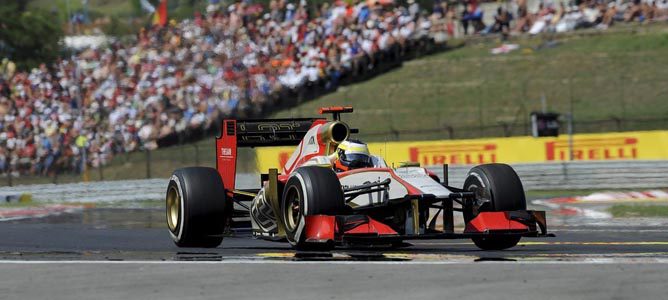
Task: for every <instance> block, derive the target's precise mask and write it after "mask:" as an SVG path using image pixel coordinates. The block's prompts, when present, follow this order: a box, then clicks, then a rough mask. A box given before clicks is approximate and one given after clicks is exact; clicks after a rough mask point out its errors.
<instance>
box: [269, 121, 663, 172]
mask: <svg viewBox="0 0 668 300" xmlns="http://www.w3.org/2000/svg"><path fill="white" fill-rule="evenodd" d="M293 150H294V147H273V148H258V149H257V152H256V153H257V164H258V169H259V170H261V171H263V172H266V170H267V169H269V168H279V169H280V167H279V166H280V165H282V163H285V161H287V159H288V158H289V157H290V155H291V154H292V151H293ZM369 150H370V151H371V153H372V154H375V155H380V156H382V157H384V158H385V160H386V161H387V163H388V164H389V165H392V164H394V165H398V164H400V163H403V162H419V163H420V165H422V166H432V165H441V164H444V163H447V164H451V165H471V164H483V163H492V162H503V163H532V162H535V163H542V162H559V161H567V160H569V145H568V136H567V135H562V136H559V137H558V138H554V137H544V138H534V137H510V138H486V139H471V140H437V141H420V142H388V143H369ZM573 159H574V160H583V161H596V160H634V159H638V160H653V159H657V160H661V159H665V160H668V131H636V132H617V133H602V134H576V135H574V136H573Z"/></svg>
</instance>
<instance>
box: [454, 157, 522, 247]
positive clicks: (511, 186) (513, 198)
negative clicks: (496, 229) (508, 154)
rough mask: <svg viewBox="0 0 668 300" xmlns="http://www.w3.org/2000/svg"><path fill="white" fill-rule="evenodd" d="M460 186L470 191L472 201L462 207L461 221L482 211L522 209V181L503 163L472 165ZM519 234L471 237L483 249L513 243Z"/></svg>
mask: <svg viewBox="0 0 668 300" xmlns="http://www.w3.org/2000/svg"><path fill="white" fill-rule="evenodd" d="M464 190H467V191H470V192H474V193H475V194H476V201H475V203H474V205H473V207H472V208H471V209H470V210H467V211H464V221H465V222H467V223H468V222H469V221H471V220H472V219H473V218H475V217H476V216H477V215H478V214H479V213H480V212H483V211H514V210H526V207H527V205H526V197H525V195H524V188H523V187H522V181H520V178H519V176H517V173H516V172H515V170H513V168H512V167H510V166H509V165H506V164H485V165H479V166H476V167H474V168H472V169H471V170H470V171H469V173H468V176H467V178H466V181H465V182H464ZM520 239H521V236H519V235H517V236H493V237H480V238H473V243H475V245H476V246H478V248H480V249H483V250H503V249H508V248H511V247H514V246H515V245H517V243H518V242H519V241H520Z"/></svg>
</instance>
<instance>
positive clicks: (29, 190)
mask: <svg viewBox="0 0 668 300" xmlns="http://www.w3.org/2000/svg"><path fill="white" fill-rule="evenodd" d="M512 166H513V168H515V170H516V171H517V173H518V174H519V176H520V178H521V179H522V183H523V184H524V189H525V190H569V189H620V188H623V189H644V188H665V187H668V160H660V161H656V160H655V161H651V160H647V161H617V162H610V161H607V162H567V163H540V164H513V165H512ZM472 167H473V166H472V165H453V166H449V170H448V173H449V176H448V179H449V184H450V185H451V186H456V187H461V186H463V185H464V180H465V179H466V173H467V172H468V171H469V170H470V169H471V168H472ZM428 169H430V170H431V171H433V172H434V173H436V174H437V175H438V176H439V177H441V178H443V167H442V166H431V167H428ZM259 179H260V177H259V176H257V175H255V174H237V182H238V186H239V187H241V188H253V187H257V186H258V185H259ZM167 182H168V180H167V179H166V178H163V179H140V180H119V181H97V182H89V183H69V184H36V185H21V186H14V187H1V188H0V195H5V196H7V195H9V196H11V195H16V196H17V197H18V196H19V195H21V194H30V195H31V198H32V200H33V201H35V202H134V201H141V200H162V199H164V197H165V190H166V189H167Z"/></svg>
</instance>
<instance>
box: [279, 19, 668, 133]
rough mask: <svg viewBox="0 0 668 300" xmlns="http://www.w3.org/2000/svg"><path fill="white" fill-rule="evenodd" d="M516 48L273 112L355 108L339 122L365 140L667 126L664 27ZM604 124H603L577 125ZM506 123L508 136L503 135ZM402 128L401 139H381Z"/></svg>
mask: <svg viewBox="0 0 668 300" xmlns="http://www.w3.org/2000/svg"><path fill="white" fill-rule="evenodd" d="M513 42H517V43H519V44H520V45H521V47H522V48H521V50H518V51H514V52H512V53H510V54H506V55H498V56H495V55H492V54H490V53H489V51H490V49H491V48H493V47H496V46H497V45H498V44H497V43H496V42H482V43H478V44H473V45H468V46H466V47H462V48H459V49H456V50H453V51H449V52H445V53H440V54H435V55H432V56H429V57H426V58H423V59H418V60H413V61H409V62H406V63H404V65H403V67H402V68H400V69H397V70H396V71H393V72H389V73H386V74H384V75H381V76H378V77H376V78H374V79H371V80H368V81H366V82H363V83H358V84H354V85H350V86H345V87H341V88H339V90H338V91H337V92H335V93H332V94H329V95H326V96H323V97H320V98H318V99H315V100H314V101H310V102H306V103H304V104H302V105H300V106H298V107H295V108H292V109H287V110H285V111H281V112H278V113H276V114H274V115H272V117H297V116H312V115H314V114H315V112H316V109H317V108H318V107H321V106H329V105H353V106H354V107H355V113H354V114H353V115H350V116H344V120H347V121H349V123H350V124H351V125H352V126H353V127H356V128H360V129H361V132H362V133H361V135H360V138H364V139H367V140H372V141H383V140H416V139H417V140H420V139H443V138H448V137H450V136H449V134H447V130H445V128H448V127H451V128H452V131H453V133H454V135H453V137H454V138H471V137H481V136H504V135H507V134H509V135H525V134H528V131H527V130H528V127H527V126H526V125H525V124H528V121H529V120H528V118H529V113H530V112H531V111H535V110H540V109H541V101H540V99H541V98H542V97H543V96H544V97H545V99H546V103H547V106H548V109H549V110H551V111H556V112H560V113H567V112H568V111H569V110H570V106H571V104H572V108H573V112H574V118H575V121H576V128H575V129H576V132H600V131H618V130H645V129H664V128H666V127H668V120H664V121H656V122H631V121H628V122H622V123H620V124H617V123H615V122H614V121H613V120H614V119H626V120H629V119H646V118H662V119H666V116H668V101H666V99H668V84H666V78H668V68H666V67H665V66H667V65H668V55H666V53H668V28H667V27H665V25H662V26H648V27H641V28H637V29H636V32H635V33H631V32H630V30H625V31H623V32H617V33H613V32H610V33H603V34H599V35H594V36H582V35H577V34H576V35H568V36H563V37H561V38H560V39H559V40H558V42H559V45H558V46H557V47H554V48H547V49H543V50H534V49H533V48H535V47H536V46H538V45H540V44H542V43H543V42H544V40H543V39H542V38H520V39H518V41H513ZM588 120H589V121H590V120H602V121H605V122H604V123H602V124H586V123H582V122H583V121H588ZM502 124H507V126H508V131H507V132H504V131H503V130H502ZM392 131H399V133H398V134H388V133H389V132H392Z"/></svg>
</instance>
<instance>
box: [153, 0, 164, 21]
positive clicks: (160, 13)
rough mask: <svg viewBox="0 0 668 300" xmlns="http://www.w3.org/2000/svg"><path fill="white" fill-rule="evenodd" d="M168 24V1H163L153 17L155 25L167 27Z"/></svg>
mask: <svg viewBox="0 0 668 300" xmlns="http://www.w3.org/2000/svg"><path fill="white" fill-rule="evenodd" d="M166 24H167V0H161V1H160V5H158V9H156V10H155V14H154V15H153V25H160V26H165V25H166Z"/></svg>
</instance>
